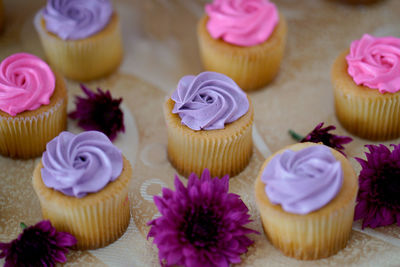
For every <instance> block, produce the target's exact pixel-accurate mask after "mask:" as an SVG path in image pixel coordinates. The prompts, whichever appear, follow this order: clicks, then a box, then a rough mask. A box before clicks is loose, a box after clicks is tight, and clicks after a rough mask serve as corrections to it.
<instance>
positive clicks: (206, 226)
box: [148, 169, 257, 267]
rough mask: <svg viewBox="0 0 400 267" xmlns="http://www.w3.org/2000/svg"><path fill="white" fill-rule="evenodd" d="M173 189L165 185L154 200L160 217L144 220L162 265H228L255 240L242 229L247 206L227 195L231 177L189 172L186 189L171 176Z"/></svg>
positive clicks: (233, 196)
mask: <svg viewBox="0 0 400 267" xmlns="http://www.w3.org/2000/svg"><path fill="white" fill-rule="evenodd" d="M175 188H176V191H175V192H174V191H172V190H171V189H168V188H163V190H162V193H163V195H162V197H159V196H155V197H154V202H155V204H156V206H157V208H158V210H159V211H160V213H161V217H159V218H157V219H154V220H152V221H150V222H148V225H151V229H150V231H149V234H148V238H149V237H154V240H153V242H154V243H155V244H156V245H157V247H158V255H159V259H160V263H161V265H163V266H171V265H183V266H220V267H223V266H229V264H230V263H239V262H240V255H241V254H242V253H245V252H247V247H248V246H249V245H251V244H252V243H253V241H251V240H250V239H249V238H248V237H247V236H246V234H249V233H257V232H256V231H254V230H251V229H249V228H246V227H244V225H245V224H247V223H249V222H250V219H249V218H250V215H249V214H248V211H249V210H248V209H247V207H246V205H245V204H244V203H243V201H242V200H241V199H240V196H239V195H236V194H232V193H228V189H229V176H228V175H226V176H224V177H223V178H222V179H219V178H217V177H215V178H211V176H210V172H209V171H208V170H207V169H205V170H204V172H203V173H202V175H201V177H200V179H199V178H198V177H197V175H196V174H194V173H193V174H191V175H190V176H189V180H188V185H187V187H185V186H184V185H183V184H182V182H181V181H180V180H179V178H178V176H175Z"/></svg>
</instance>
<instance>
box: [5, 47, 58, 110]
mask: <svg viewBox="0 0 400 267" xmlns="http://www.w3.org/2000/svg"><path fill="white" fill-rule="evenodd" d="M55 86H56V79H55V76H54V73H53V72H52V71H51V69H50V67H49V66H48V65H47V63H46V62H44V61H43V60H41V59H40V58H38V57H36V56H34V55H31V54H28V53H17V54H13V55H11V56H9V57H7V58H6V59H4V60H3V61H2V62H1V64H0V110H2V111H4V112H7V113H8V114H10V115H11V116H15V115H17V114H18V113H21V112H23V111H26V110H35V109H37V108H39V107H40V106H41V105H47V104H49V103H50V97H51V95H52V94H53V92H54V89H55Z"/></svg>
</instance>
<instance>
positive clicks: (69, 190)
mask: <svg viewBox="0 0 400 267" xmlns="http://www.w3.org/2000/svg"><path fill="white" fill-rule="evenodd" d="M42 163H43V168H42V169H41V174H42V179H43V182H44V184H45V185H46V186H47V187H49V188H53V189H55V190H58V191H60V192H62V193H63V194H65V195H68V196H74V197H78V198H81V197H84V196H85V195H86V194H88V193H94V192H98V191H100V190H101V189H102V188H104V187H105V186H106V185H107V184H108V183H109V182H112V181H114V180H115V179H117V178H118V177H119V175H120V174H121V172H122V167H123V159H122V153H121V151H120V150H119V149H118V148H117V147H115V146H114V145H113V144H112V143H111V141H110V139H108V137H107V136H106V135H104V134H103V133H101V132H97V131H88V132H83V133H80V134H78V135H74V134H72V133H69V132H62V133H61V134H60V135H59V136H57V137H56V138H54V139H53V140H51V141H50V142H49V143H47V145H46V151H45V152H44V153H43V158H42Z"/></svg>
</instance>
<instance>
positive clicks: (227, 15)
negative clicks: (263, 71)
mask: <svg viewBox="0 0 400 267" xmlns="http://www.w3.org/2000/svg"><path fill="white" fill-rule="evenodd" d="M205 9H206V13H207V15H208V17H209V20H208V22H207V30H208V32H209V33H210V35H211V36H212V37H213V38H214V39H218V38H222V39H223V40H224V41H225V42H227V43H231V44H234V45H239V46H253V45H257V44H260V43H262V42H264V41H266V40H267V39H268V38H269V36H270V35H271V34H272V32H273V31H274V29H275V26H276V25H277V24H278V22H279V14H278V10H277V8H276V6H275V4H273V3H271V2H269V1H268V0H214V2H213V3H211V4H207V5H206V8H205Z"/></svg>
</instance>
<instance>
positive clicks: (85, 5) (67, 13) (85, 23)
mask: <svg viewBox="0 0 400 267" xmlns="http://www.w3.org/2000/svg"><path fill="white" fill-rule="evenodd" d="M112 13H113V9H112V5H111V2H110V1H109V0H84V1H82V0H48V1H47V5H46V7H45V8H44V10H43V18H44V20H45V21H46V28H47V30H48V31H49V32H52V33H54V34H56V35H58V36H59V37H60V38H61V39H63V40H78V39H84V38H87V37H89V36H91V35H93V34H95V33H97V32H99V31H101V30H102V29H103V28H104V27H105V26H106V25H107V24H108V22H109V20H110V18H111V15H112Z"/></svg>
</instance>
